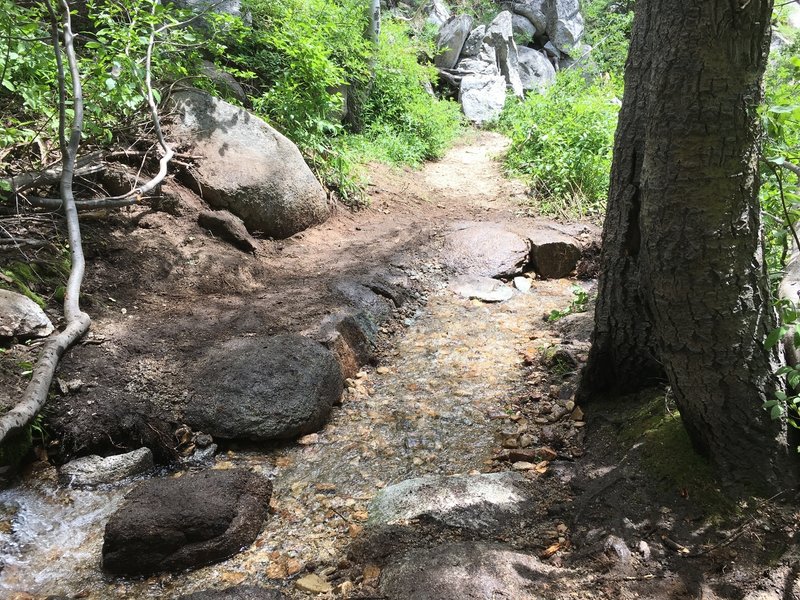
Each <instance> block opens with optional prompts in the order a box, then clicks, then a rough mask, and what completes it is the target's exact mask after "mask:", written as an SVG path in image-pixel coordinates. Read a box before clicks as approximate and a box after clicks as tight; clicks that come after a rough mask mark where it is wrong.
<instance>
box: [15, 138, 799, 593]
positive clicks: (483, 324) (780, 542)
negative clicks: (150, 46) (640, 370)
mask: <svg viewBox="0 0 800 600" xmlns="http://www.w3.org/2000/svg"><path fill="white" fill-rule="evenodd" d="M505 144H506V140H504V139H503V138H502V137H500V136H498V135H495V134H491V133H485V132H484V133H477V134H473V136H472V137H469V138H468V139H466V140H464V141H463V143H461V144H460V145H458V146H457V147H456V148H454V149H453V150H452V151H451V152H450V153H448V155H447V156H446V157H445V159H443V160H442V161H440V162H438V163H434V164H430V165H427V166H425V167H424V168H423V169H421V170H419V171H413V170H392V169H389V168H386V167H380V166H376V167H374V169H373V172H372V174H371V177H372V184H371V186H370V197H371V199H372V205H371V207H370V208H369V209H367V210H365V211H362V212H359V213H350V212H348V211H345V210H340V211H339V212H338V214H337V215H336V216H335V217H334V218H333V219H332V220H331V221H329V222H328V223H326V224H325V225H323V226H321V227H318V228H314V229H311V230H309V231H306V232H304V233H302V234H298V235H296V236H294V237H293V238H291V239H289V240H285V241H261V242H259V248H258V249H257V250H256V252H255V253H254V254H252V255H251V254H245V253H242V252H240V251H238V250H236V249H234V248H232V247H231V246H228V245H227V244H225V243H224V242H221V241H219V240H216V239H214V238H213V237H211V236H209V234H208V233H207V232H205V231H204V230H202V229H200V228H199V227H198V226H197V225H196V224H195V223H196V216H197V213H198V212H199V211H200V210H201V209H202V206H201V204H200V203H199V200H198V199H197V198H195V197H194V196H192V195H191V194H189V193H187V192H186V191H185V190H182V189H180V188H174V190H173V192H172V193H174V194H177V195H179V196H180V199H181V202H180V206H181V210H180V214H177V215H171V214H167V213H163V212H158V213H156V212H141V211H140V210H139V209H134V210H132V211H130V212H125V213H122V214H119V215H112V216H104V217H103V220H101V221H98V222H89V223H88V224H87V239H88V247H89V251H90V267H89V280H88V281H87V303H86V304H87V306H86V308H87V310H89V311H90V312H91V313H92V315H93V317H94V319H95V323H94V325H93V330H92V337H91V338H89V340H87V342H88V343H86V344H83V345H81V346H79V347H77V348H76V349H74V350H73V351H72V352H71V353H70V355H69V356H68V357H67V359H66V360H65V362H64V365H63V367H62V369H61V372H60V376H61V378H62V379H63V380H64V381H65V382H74V381H80V382H81V384H80V385H79V386H77V387H73V388H70V386H66V387H67V389H66V391H65V392H64V393H62V394H60V395H59V397H58V398H57V399H56V400H55V402H54V410H53V412H51V413H50V417H49V418H50V420H51V422H52V425H53V427H55V428H57V429H58V430H59V431H61V432H63V434H64V435H65V438H64V444H65V445H66V446H67V447H66V448H59V447H51V448H50V449H49V451H50V452H51V453H52V454H55V455H56V456H58V454H59V453H74V452H85V451H86V449H87V445H89V446H90V449H91V450H92V451H97V452H101V451H105V452H112V451H114V449H115V448H119V447H125V446H129V445H131V444H134V443H135V442H136V441H137V440H136V439H135V436H133V435H131V433H130V428H129V427H128V429H127V430H126V429H125V427H122V426H121V424H120V418H119V414H120V412H122V413H124V414H127V415H133V416H134V417H135V416H139V417H141V419H142V420H141V427H140V429H138V430H137V431H138V432H139V435H141V437H142V440H141V441H148V439H149V438H148V436H150V435H154V436H157V438H158V440H157V441H159V443H160V444H161V445H162V446H164V447H169V446H170V445H171V446H172V447H174V448H175V449H176V450H178V451H179V450H180V442H181V440H180V439H176V438H174V437H172V438H169V439H166V440H164V439H162V438H163V436H164V435H167V436H173V435H174V434H173V431H174V430H176V429H178V428H179V426H180V425H181V423H180V422H179V421H178V420H177V419H178V416H179V414H180V410H179V409H180V407H181V406H182V404H183V403H184V402H185V396H186V393H187V389H188V388H189V387H190V386H191V383H192V382H191V373H192V369H193V366H194V365H195V363H196V362H197V361H198V360H200V358H201V357H202V356H203V355H204V353H205V352H206V350H207V349H208V347H211V346H214V345H217V344H220V343H221V342H223V341H225V340H229V339H231V338H238V337H248V336H253V335H261V334H264V333H268V334H273V333H282V332H298V333H302V332H309V331H312V330H313V329H314V328H315V326H317V325H318V324H319V323H320V322H321V321H322V320H323V319H324V318H325V317H326V316H328V315H329V314H331V313H332V312H335V311H336V310H338V309H339V308H341V306H342V302H343V299H342V297H341V294H339V293H338V292H337V284H338V283H340V282H342V281H351V280H358V279H359V278H363V277H364V276H366V275H368V274H370V273H374V272H378V271H381V270H385V269H394V270H398V271H399V272H401V273H402V275H403V277H404V278H405V279H406V281H407V286H406V296H407V301H406V302H404V303H403V306H401V307H400V308H399V310H398V311H396V313H395V318H393V319H392V320H389V321H387V322H386V323H385V324H384V325H383V326H382V328H381V332H380V336H381V341H380V344H379V346H380V349H381V351H380V353H379V355H378V356H377V358H376V360H375V364H372V365H366V366H364V367H362V368H361V369H360V370H359V372H358V373H357V374H355V376H354V377H352V378H351V379H350V380H349V381H348V383H347V388H346V390H345V393H344V395H343V398H342V402H341V404H340V405H339V406H336V407H334V409H333V412H332V414H331V418H330V420H329V422H328V424H327V425H326V426H325V427H324V429H323V430H322V431H320V432H318V433H315V434H311V435H309V436H305V437H303V438H301V439H300V440H298V441H297V442H291V443H284V444H278V445H270V446H260V447H254V446H243V445H237V444H227V445H222V446H221V448H220V451H219V453H218V454H217V456H216V459H215V460H214V461H213V463H212V464H211V465H210V468H214V469H229V468H234V467H237V466H244V467H246V468H248V469H251V470H254V471H257V472H260V473H262V474H264V475H266V476H268V477H269V478H270V479H271V480H272V482H273V487H274V494H273V497H272V500H271V503H270V516H269V517H268V518H267V520H266V522H265V524H264V528H263V530H262V532H261V534H260V535H259V536H258V538H257V540H256V541H255V543H254V544H253V545H252V546H251V547H249V548H246V549H245V550H244V551H243V552H241V553H240V554H237V555H236V556H234V557H232V558H230V559H228V560H226V561H223V562H221V563H218V564H215V565H211V566H207V567H202V568H200V569H197V570H194V571H190V572H184V573H178V574H164V575H158V576H153V577H150V578H143V579H125V578H115V577H111V576H108V575H104V574H103V573H102V571H101V569H100V547H101V544H102V535H103V528H104V526H105V523H106V521H107V519H108V518H109V515H110V514H111V513H112V512H113V511H114V510H115V509H116V507H117V506H119V504H120V503H121V501H122V498H123V497H124V495H125V493H127V492H128V491H129V490H130V489H131V487H132V486H133V485H135V482H130V481H127V482H122V483H119V484H114V485H109V486H100V487H98V488H96V489H73V488H70V487H64V486H63V485H62V484H59V483H58V480H57V477H56V472H55V469H54V468H53V467H52V466H49V465H48V464H47V463H45V462H37V463H34V464H32V465H31V466H29V468H28V469H27V472H26V473H25V474H24V475H23V477H22V478H21V479H20V480H19V481H17V482H16V483H15V484H14V485H13V486H12V487H11V488H9V489H7V490H5V491H3V492H1V493H0V545H1V547H0V555H2V561H3V568H2V571H1V572H0V595H3V596H4V597H11V598H45V597H48V596H56V597H65V598H78V597H80V598H117V597H118V598H178V597H181V596H182V595H185V594H189V593H192V592H195V591H199V590H205V589H223V588H227V587H230V586H237V585H254V586H258V587H261V588H268V589H273V590H276V591H281V592H282V593H284V594H285V595H286V596H287V597H290V598H307V597H309V594H310V592H308V591H304V589H303V586H298V582H299V580H301V579H303V578H304V577H307V576H308V575H310V574H314V575H316V576H318V578H319V580H320V581H321V582H322V583H323V584H325V585H323V587H322V588H321V589H322V590H330V591H323V592H322V593H321V594H320V595H319V596H318V597H335V598H345V597H350V598H419V599H426V598H431V599H433V598H441V599H448V600H455V599H456V598H458V599H461V598H495V597H498V598H520V599H522V598H548V599H563V598H581V599H592V598H608V599H611V598H706V599H707V598H736V599H742V598H747V599H748V600H756V599H772V598H775V599H776V600H778V599H780V600H785V599H786V598H795V597H800V596H799V595H798V594H800V589H798V586H797V581H796V580H797V573H798V568H797V564H798V563H797V561H796V560H795V559H794V558H793V557H794V544H795V530H796V523H797V519H796V515H795V514H794V513H793V511H792V510H789V509H786V508H779V507H774V506H772V505H764V504H759V503H754V502H750V503H749V504H748V503H742V502H738V503H737V502H735V501H733V500H731V499H728V498H726V496H725V494H723V493H722V492H720V491H719V490H718V489H717V488H716V486H715V485H714V484H713V480H712V479H711V478H710V476H709V475H708V474H707V472H706V471H704V469H705V466H704V464H703V463H702V461H700V460H699V459H697V458H696V457H694V456H693V455H692V453H691V450H690V449H689V448H688V446H687V442H686V440H685V436H684V435H682V434H681V431H680V428H679V422H678V421H677V420H676V418H675V415H674V409H673V407H671V406H670V404H669V399H668V396H666V395H665V394H664V393H663V392H662V393H653V394H651V397H649V398H648V400H649V402H648V403H646V404H645V408H644V409H642V408H641V406H642V404H641V403H611V404H605V405H591V406H584V407H576V406H575V404H574V401H573V391H574V387H575V383H576V376H577V371H578V369H579V367H580V364H581V361H582V360H583V359H584V357H585V353H586V350H587V348H588V338H589V333H590V329H591V315H590V313H589V312H585V313H580V314H575V315H570V316H568V317H565V318H563V319H560V320H558V321H556V322H549V321H545V320H544V319H543V316H544V315H546V314H548V313H550V312H551V311H553V310H564V309H566V308H567V307H568V306H570V304H571V303H572V301H573V300H574V298H575V296H574V286H575V285H579V286H581V289H583V290H586V291H588V292H590V293H591V291H592V290H593V285H594V284H593V282H592V281H591V280H584V281H576V280H569V279H553V280H541V279H536V278H530V284H531V289H530V290H529V291H525V292H522V291H519V290H514V291H513V294H512V295H511V298H510V299H509V300H506V301H504V302H500V303H484V302H481V301H479V300H474V299H468V298H463V297H460V296H458V295H457V294H455V293H453V292H452V291H451V290H450V289H448V287H447V284H448V281H449V278H450V273H449V271H448V270H447V269H446V268H443V267H442V264H443V262H447V261H443V259H444V258H447V257H445V256H443V251H444V237H445V235H446V232H447V231H448V230H449V229H450V228H451V227H452V226H453V225H454V224H455V223H459V222H463V221H491V222H493V223H500V224H508V225H509V226H511V225H513V226H514V227H520V226H528V225H533V224H534V223H533V220H532V219H530V218H529V217H526V216H524V215H523V214H522V211H521V210H520V206H519V201H520V200H521V199H522V198H523V197H524V188H523V186H522V185H521V184H519V183H518V182H513V181H509V180H507V179H506V178H504V177H503V176H502V174H501V172H500V171H499V168H498V165H497V163H496V162H495V161H493V156H496V155H497V154H499V153H500V152H502V150H503V149H504V147H505ZM109 221H110V223H109ZM571 227H572V229H571V231H573V232H576V233H579V232H580V231H581V229H582V226H580V225H577V226H575V225H573V226H571ZM589 308H590V306H589ZM25 352H29V350H26V349H24V348H16V349H12V351H11V352H9V353H7V355H6V356H4V357H3V359H4V360H5V361H12V364H13V361H15V360H20V357H23V356H25ZM7 364H8V363H7ZM6 374H7V376H6V377H5V378H4V381H3V384H4V385H5V386H7V389H10V390H11V393H12V394H13V387H14V386H19V385H22V384H23V383H24V377H23V376H21V375H20V370H14V369H13V368H10V369H8V370H7V371H6ZM634 406H635V407H637V408H635V409H633V408H631V407H634ZM131 418H133V417H131ZM676 425H677V426H676ZM150 441H152V439H151V440H150ZM162 458H166V457H162ZM194 468H198V467H194ZM204 468H209V465H206V466H205V467H204ZM687 470H688V471H689V472H690V473H689V476H684V475H682V474H681V473H684V472H686V471H687ZM180 472H181V471H180V470H178V471H177V474H180ZM491 473H494V474H498V475H490V477H502V478H506V479H504V481H506V480H507V481H511V482H512V484H513V485H512V487H513V490H512V492H509V493H505V492H503V491H502V489H501V488H497V489H498V490H500V491H498V492H497V493H494V492H492V493H490V494H488V495H484V496H481V497H480V498H479V500H478V501H474V502H473V503H472V505H469V504H468V503H467V504H463V503H462V504H461V505H457V503H456V504H453V508H452V510H451V509H448V508H447V506H449V505H448V502H449V500H447V501H446V502H439V504H440V506H436V507H432V508H431V507H428V508H425V507H424V506H423V507H422V508H419V506H422V505H423V504H424V502H422V500H420V502H419V503H418V505H419V506H417V505H415V506H417V508H416V510H417V513H416V514H413V515H412V516H410V517H409V515H410V514H411V513H409V514H406V515H405V517H406V518H392V517H391V516H387V515H378V512H379V511H378V510H377V509H376V505H375V504H372V502H373V501H374V500H375V498H376V497H381V495H382V494H385V493H386V490H387V489H390V488H391V486H392V485H395V484H398V483H400V482H403V481H407V480H409V479H414V478H420V477H429V476H451V475H460V476H464V477H466V478H467V479H466V480H465V481H467V482H469V483H467V484H466V487H467V488H468V489H476V488H479V487H481V486H485V485H486V483H485V482H486V481H489V480H486V479H483V478H485V477H487V475H486V474H491ZM174 474H175V469H174V467H173V468H169V469H163V468H162V469H161V470H160V471H158V472H156V473H152V474H151V475H157V476H171V475H174ZM504 474H505V475H504ZM426 481H433V482H434V483H432V484H431V489H432V491H433V493H434V494H435V493H440V494H444V495H443V496H439V497H440V498H450V496H448V495H447V494H450V492H449V491H448V490H449V489H450V488H449V486H451V485H452V482H453V481H454V480H453V479H447V480H444V479H437V480H426ZM490 481H491V482H495V481H496V480H495V479H491V480H490ZM492 485H493V484H492ZM492 489H493V490H494V489H495V488H492ZM503 489H505V488H503ZM492 494H494V495H492ZM443 505H444V508H443V507H442V506H443ZM305 587H307V585H306V586H305Z"/></svg>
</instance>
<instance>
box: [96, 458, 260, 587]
mask: <svg viewBox="0 0 800 600" xmlns="http://www.w3.org/2000/svg"><path fill="white" fill-rule="evenodd" d="M271 495H272V484H271V483H270V482H269V480H268V479H266V478H265V477H264V476H262V475H258V474H256V473H251V472H250V471H247V470H244V469H230V470H219V471H213V470H212V471H204V472H201V473H190V474H187V475H184V476H183V477H179V478H173V477H168V478H162V479H151V480H149V481H145V482H143V483H141V484H140V485H139V486H137V487H135V488H134V489H133V491H132V492H130V493H129V494H128V496H127V497H126V498H125V501H124V502H123V504H122V506H121V507H120V508H119V509H118V510H117V512H115V513H114V514H113V515H111V518H110V519H109V521H108V524H107V525H106V530H105V535H104V537H103V568H104V569H105V570H106V571H108V572H110V573H115V574H118V575H146V574H150V573H157V572H160V571H180V570H183V569H191V568H195V567H200V566H202V565H206V564H209V563H214V562H218V561H220V560H223V559H225V558H227V557H229V556H232V555H234V554H236V553H238V552H241V551H242V549H243V548H246V547H247V546H249V545H250V544H252V543H253V542H254V541H255V539H256V537H258V534H259V533H260V532H261V524H262V523H263V521H264V518H265V517H266V515H267V509H268V504H269V499H270V496H271Z"/></svg>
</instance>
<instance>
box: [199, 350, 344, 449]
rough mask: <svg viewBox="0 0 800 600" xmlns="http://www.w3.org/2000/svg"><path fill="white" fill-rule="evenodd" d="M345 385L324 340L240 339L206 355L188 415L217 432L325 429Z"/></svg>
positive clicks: (256, 435) (263, 434)
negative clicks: (329, 415) (323, 427)
mask: <svg viewBox="0 0 800 600" xmlns="http://www.w3.org/2000/svg"><path fill="white" fill-rule="evenodd" d="M343 389H344V380H343V378H342V370H341V368H340V367H339V364H338V362H337V361H336V358H335V357H334V356H333V354H332V353H331V352H330V351H329V350H328V349H327V348H325V347H324V346H323V345H322V344H320V343H319V342H316V341H314V340H311V339H309V338H306V337H303V336H301V335H296V334H284V335H276V336H265V337H259V338H244V339H234V340H230V341H229V342H227V343H226V344H224V345H222V346H221V347H219V348H213V349H212V350H210V351H209V352H208V354H207V355H206V357H205V359H204V360H203V361H201V363H200V365H199V368H198V372H197V374H196V375H195V377H194V385H193V389H192V390H191V391H192V396H191V399H190V401H189V404H188V406H187V408H186V412H185V415H184V419H185V422H186V423H187V424H188V425H190V426H191V427H192V429H194V430H196V431H204V432H206V433H210V434H211V435H212V436H214V437H215V438H222V439H245V440H252V441H255V442H266V441H271V440H279V439H289V438H293V437H296V436H300V435H304V434H306V433H311V432H314V431H317V430H318V429H320V428H321V427H322V426H323V425H324V423H325V421H326V420H327V418H328V414H329V413H330V410H331V407H332V406H333V405H334V403H336V402H337V401H339V399H340V397H341V394H342V390H343Z"/></svg>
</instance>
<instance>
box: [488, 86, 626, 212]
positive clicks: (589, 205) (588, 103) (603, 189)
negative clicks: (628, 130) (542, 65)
mask: <svg viewBox="0 0 800 600" xmlns="http://www.w3.org/2000/svg"><path fill="white" fill-rule="evenodd" d="M621 91H622V90H621V82H620V81H619V80H617V79H616V78H612V77H601V78H597V79H594V80H592V81H587V80H586V79H585V77H584V74H583V73H581V72H579V71H577V70H568V71H562V72H560V73H559V74H558V77H557V78H556V82H555V84H554V85H553V86H552V87H551V88H550V89H548V90H547V91H546V92H545V93H544V94H531V95H529V96H528V97H527V98H526V99H525V100H524V101H523V102H517V101H513V100H512V101H511V105H510V106H508V107H507V108H506V110H505V111H504V113H503V115H502V117H501V119H500V123H499V127H500V130H501V131H503V132H504V133H505V134H507V135H508V136H509V137H510V138H511V140H512V144H511V147H510V149H509V150H508V153H507V155H506V159H505V167H506V169H507V170H508V172H509V173H511V174H512V175H515V176H517V177H520V178H522V179H523V180H525V181H527V182H528V183H529V184H530V207H531V209H532V210H533V211H534V212H537V213H540V214H544V215H550V216H562V217H570V218H581V217H599V216H601V215H602V214H603V212H604V211H605V202H606V197H607V195H608V182H609V172H610V170H611V156H612V149H613V143H614V131H615V130H616V125H617V114H618V112H619V105H620V98H621Z"/></svg>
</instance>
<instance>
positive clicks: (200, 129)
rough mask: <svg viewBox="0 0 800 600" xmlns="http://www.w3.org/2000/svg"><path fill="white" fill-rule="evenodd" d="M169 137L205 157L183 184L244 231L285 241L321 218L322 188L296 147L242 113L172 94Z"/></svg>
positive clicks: (185, 93)
mask: <svg viewBox="0 0 800 600" xmlns="http://www.w3.org/2000/svg"><path fill="white" fill-rule="evenodd" d="M173 102H174V107H175V112H176V114H177V118H176V119H175V122H174V123H173V124H172V125H171V134H172V136H173V138H175V139H176V140H178V142H179V144H183V145H186V146H189V147H190V148H191V152H192V154H197V155H200V156H202V157H203V158H202V159H201V160H200V161H199V164H198V165H197V167H196V168H195V169H194V170H193V171H192V173H191V176H189V178H188V180H187V183H188V184H189V185H191V186H192V187H193V188H194V190H195V191H196V192H197V193H198V194H199V195H200V196H202V197H203V198H204V199H205V200H206V202H208V203H209V204H210V205H211V206H213V207H215V208H220V209H226V210H229V211H230V212H232V213H233V214H235V215H236V216H238V217H239V218H241V219H242V220H243V221H244V224H245V226H246V227H247V229H249V230H250V231H258V232H261V233H262V234H263V235H266V236H270V237H276V238H285V237H288V236H290V235H293V234H295V233H297V232H298V231H302V230H303V229H306V228H308V227H311V226H312V225H317V224H319V223H322V222H323V221H325V220H326V219H327V218H328V216H329V215H330V212H331V208H330V206H329V204H328V201H327V198H326V196H325V192H324V190H323V189H322V186H321V185H320V184H319V182H318V181H317V179H316V178H315V177H314V174H313V173H312V172H311V170H310V169H309V168H308V165H306V163H305V161H304V160H303V157H302V156H301V155H300V151H299V150H298V149H297V147H296V146H295V145H294V144H293V143H292V142H291V141H290V140H288V139H287V138H285V137H284V136H283V135H281V134H280V133H278V132H277V131H275V130H274V129H273V128H272V127H270V126H269V125H267V124H266V123H265V122H264V121H262V120H261V119H259V118H258V117H256V116H255V115H253V114H251V113H249V112H248V111H246V110H244V109H242V108H239V107H236V106H233V105H232V104H228V103H227V102H224V101H223V100H219V99H217V98H214V97H213V96H211V95H210V94H207V93H206V92H203V91H200V90H181V91H178V92H176V93H175V94H173Z"/></svg>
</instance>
